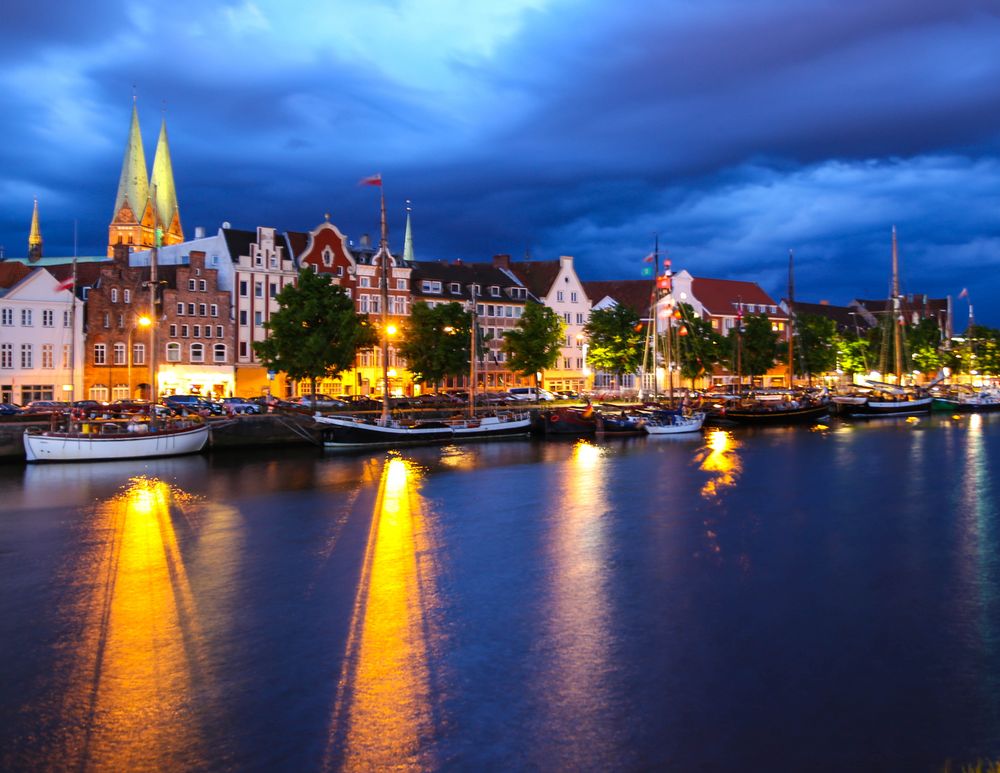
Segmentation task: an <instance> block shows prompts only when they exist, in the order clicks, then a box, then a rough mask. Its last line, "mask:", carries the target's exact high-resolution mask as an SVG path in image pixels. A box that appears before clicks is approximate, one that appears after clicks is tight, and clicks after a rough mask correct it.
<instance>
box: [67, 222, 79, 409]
mask: <svg viewBox="0 0 1000 773" xmlns="http://www.w3.org/2000/svg"><path fill="white" fill-rule="evenodd" d="M76 249H77V247H76V220H74V221H73V284H72V286H71V287H70V307H69V381H70V385H69V387H70V388H69V395H70V397H69V404H70V406H71V407H72V405H73V403H74V402H76ZM72 416H73V412H72V411H70V421H71V422H72V420H73V419H72Z"/></svg>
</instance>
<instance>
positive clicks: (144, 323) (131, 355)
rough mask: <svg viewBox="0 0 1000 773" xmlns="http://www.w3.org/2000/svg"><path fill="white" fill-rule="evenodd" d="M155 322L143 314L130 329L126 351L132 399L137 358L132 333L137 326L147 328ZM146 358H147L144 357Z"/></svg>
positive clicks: (130, 396) (129, 394) (129, 395)
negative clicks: (133, 369) (133, 372)
mask: <svg viewBox="0 0 1000 773" xmlns="http://www.w3.org/2000/svg"><path fill="white" fill-rule="evenodd" d="M152 324H153V320H152V319H150V318H149V317H148V316H146V315H145V314H143V315H142V316H141V317H138V318H136V320H135V322H134V323H132V327H130V328H129V329H128V349H127V350H126V352H125V356H126V358H128V399H129V400H131V399H132V397H133V392H132V360H134V359H135V352H134V351H133V349H132V334H133V333H134V332H135V329H136V328H137V327H141V328H147V327H149V326H150V325H152ZM143 359H145V358H143Z"/></svg>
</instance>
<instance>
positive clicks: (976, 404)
mask: <svg viewBox="0 0 1000 773" xmlns="http://www.w3.org/2000/svg"><path fill="white" fill-rule="evenodd" d="M932 408H933V409H934V410H943V411H955V412H958V413H990V412H992V411H1000V391H997V390H995V389H980V390H978V391H976V392H963V391H952V392H949V393H948V394H946V395H943V396H940V397H935V398H934V403H933V406H932Z"/></svg>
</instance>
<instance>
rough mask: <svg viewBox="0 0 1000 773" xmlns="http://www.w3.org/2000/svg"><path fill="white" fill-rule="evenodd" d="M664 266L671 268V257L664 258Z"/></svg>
mask: <svg viewBox="0 0 1000 773" xmlns="http://www.w3.org/2000/svg"><path fill="white" fill-rule="evenodd" d="M663 267H664V268H670V258H665V259H664V260H663Z"/></svg>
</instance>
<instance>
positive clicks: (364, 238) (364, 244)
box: [360, 234, 372, 250]
mask: <svg viewBox="0 0 1000 773" xmlns="http://www.w3.org/2000/svg"><path fill="white" fill-rule="evenodd" d="M360 244H361V248H362V249H364V250H367V249H368V248H369V247H371V246H372V237H371V236H369V235H368V234H361V240H360Z"/></svg>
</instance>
